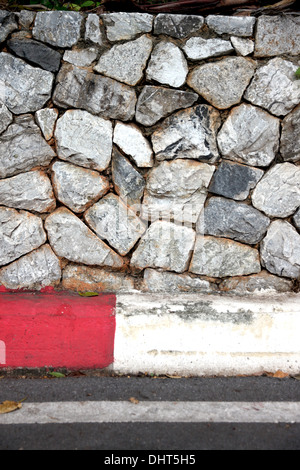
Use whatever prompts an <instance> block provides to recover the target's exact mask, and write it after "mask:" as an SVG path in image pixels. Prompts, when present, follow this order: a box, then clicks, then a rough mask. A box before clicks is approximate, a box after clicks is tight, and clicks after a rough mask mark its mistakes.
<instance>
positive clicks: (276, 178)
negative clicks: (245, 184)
mask: <svg viewBox="0 0 300 470" xmlns="http://www.w3.org/2000/svg"><path fill="white" fill-rule="evenodd" d="M252 204H253V205H254V207H256V208H257V209H259V210H261V211H263V212H264V213H265V214H267V215H268V216H270V217H288V216H290V215H292V214H293V213H294V212H295V210H296V209H297V208H298V207H299V206H300V167H297V166H296V165H294V164H293V163H288V162H286V163H277V164H276V165H274V166H273V167H272V168H271V169H270V170H269V171H268V172H267V173H266V174H265V176H264V177H263V178H262V179H261V180H260V182H259V183H258V184H257V186H256V188H255V190H254V191H253V194H252Z"/></svg>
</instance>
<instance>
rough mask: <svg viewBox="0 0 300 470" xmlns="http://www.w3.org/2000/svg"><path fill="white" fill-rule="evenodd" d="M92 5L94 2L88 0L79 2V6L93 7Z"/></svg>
mask: <svg viewBox="0 0 300 470" xmlns="http://www.w3.org/2000/svg"><path fill="white" fill-rule="evenodd" d="M94 5H95V2H92V1H91V0H88V1H87V2H84V3H82V4H81V8H87V7H93V6H94Z"/></svg>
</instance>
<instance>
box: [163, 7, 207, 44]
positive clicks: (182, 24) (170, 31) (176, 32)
mask: <svg viewBox="0 0 300 470" xmlns="http://www.w3.org/2000/svg"><path fill="white" fill-rule="evenodd" d="M203 24H204V18H203V16H198V15H172V14H169V13H159V14H158V15H157V16H156V17H155V20H154V34H157V35H158V34H165V35H167V36H171V37H173V38H176V39H183V38H185V37H187V36H189V35H190V34H192V33H195V32H196V31H199V30H200V29H201V28H202V26H203Z"/></svg>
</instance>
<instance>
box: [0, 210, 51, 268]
mask: <svg viewBox="0 0 300 470" xmlns="http://www.w3.org/2000/svg"><path fill="white" fill-rule="evenodd" d="M46 238H47V237H46V233H45V231H44V228H43V222H42V219H40V218H39V217H37V216H36V215H33V214H31V213H30V212H26V211H20V212H18V211H17V210H15V209H11V208H6V207H0V240H1V243H0V266H3V265H5V264H9V263H11V262H12V261H14V260H16V259H17V258H20V257H21V256H23V255H25V254H27V253H29V252H30V251H33V250H35V249H36V248H39V247H40V246H41V245H43V244H44V243H45V241H46Z"/></svg>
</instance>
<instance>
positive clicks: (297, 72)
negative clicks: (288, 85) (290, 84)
mask: <svg viewBox="0 0 300 470" xmlns="http://www.w3.org/2000/svg"><path fill="white" fill-rule="evenodd" d="M295 75H296V77H297V78H300V67H298V69H297V70H296V72H295Z"/></svg>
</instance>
